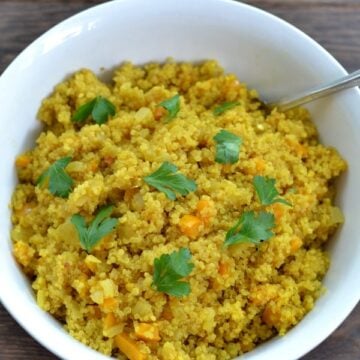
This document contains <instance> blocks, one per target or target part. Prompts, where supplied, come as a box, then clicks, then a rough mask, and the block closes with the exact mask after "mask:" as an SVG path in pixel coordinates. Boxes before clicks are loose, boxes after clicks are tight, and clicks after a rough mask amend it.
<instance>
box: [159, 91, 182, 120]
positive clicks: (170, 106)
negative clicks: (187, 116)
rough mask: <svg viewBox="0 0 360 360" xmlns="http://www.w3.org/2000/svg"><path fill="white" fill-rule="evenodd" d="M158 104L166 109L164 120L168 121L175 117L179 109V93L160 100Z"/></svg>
mask: <svg viewBox="0 0 360 360" xmlns="http://www.w3.org/2000/svg"><path fill="white" fill-rule="evenodd" d="M158 106H161V107H163V108H164V109H166V110H167V111H168V114H167V117H166V121H167V122H169V121H171V120H173V119H174V118H175V117H176V115H177V113H178V112H179V110H180V95H179V94H176V95H175V96H173V97H171V98H170V99H166V100H164V101H162V102H161V103H160V104H159V105H158Z"/></svg>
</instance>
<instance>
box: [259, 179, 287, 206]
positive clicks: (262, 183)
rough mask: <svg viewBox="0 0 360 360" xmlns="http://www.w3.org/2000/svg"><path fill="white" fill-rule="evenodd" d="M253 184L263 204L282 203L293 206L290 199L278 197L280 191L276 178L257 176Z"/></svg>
mask: <svg viewBox="0 0 360 360" xmlns="http://www.w3.org/2000/svg"><path fill="white" fill-rule="evenodd" d="M253 184H254V187H255V190H256V193H257V195H258V197H259V200H260V202H261V204H262V205H271V204H275V203H281V204H285V205H289V206H292V205H291V204H290V203H289V202H288V201H286V200H284V199H281V198H279V197H277V196H278V195H279V192H278V191H277V190H276V188H275V179H270V178H266V177H264V176H259V175H257V176H255V177H254V180H253Z"/></svg>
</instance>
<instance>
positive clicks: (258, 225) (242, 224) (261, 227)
mask: <svg viewBox="0 0 360 360" xmlns="http://www.w3.org/2000/svg"><path fill="white" fill-rule="evenodd" d="M274 225H275V218H274V215H273V214H271V213H268V212H265V211H261V212H260V213H259V215H258V216H257V217H256V216H255V213H254V212H253V211H245V212H244V213H243V214H242V215H241V217H240V219H239V220H238V221H237V223H236V224H235V225H234V226H233V227H232V228H231V229H230V230H229V231H228V232H227V233H226V237H225V241H224V246H225V247H226V246H230V245H235V244H239V243H252V244H260V243H261V242H262V241H264V240H268V239H269V238H270V237H272V236H273V235H274V234H273V233H272V232H271V231H270V229H271V228H273V227H274Z"/></svg>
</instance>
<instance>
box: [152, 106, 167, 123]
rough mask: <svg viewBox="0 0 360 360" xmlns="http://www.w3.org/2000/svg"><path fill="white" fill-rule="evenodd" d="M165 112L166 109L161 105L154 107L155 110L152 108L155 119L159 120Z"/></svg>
mask: <svg viewBox="0 0 360 360" xmlns="http://www.w3.org/2000/svg"><path fill="white" fill-rule="evenodd" d="M165 114H166V109H164V108H163V107H161V106H159V107H157V108H155V110H154V118H155V120H160V119H161V118H162V117H163V116H164V115H165Z"/></svg>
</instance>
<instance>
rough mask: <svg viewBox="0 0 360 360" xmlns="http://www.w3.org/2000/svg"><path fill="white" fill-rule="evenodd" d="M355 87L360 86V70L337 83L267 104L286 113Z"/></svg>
mask: <svg viewBox="0 0 360 360" xmlns="http://www.w3.org/2000/svg"><path fill="white" fill-rule="evenodd" d="M353 86H360V70H357V71H355V72H353V73H351V74H349V75H346V76H344V77H342V78H340V79H338V80H336V81H332V82H331V83H329V84H325V85H321V86H318V87H315V88H312V89H310V90H307V91H304V92H301V93H300V94H297V95H295V96H289V97H284V98H282V99H280V100H278V101H273V102H269V103H266V105H267V107H269V108H274V107H276V108H278V109H279V110H281V111H286V110H289V109H292V108H294V107H297V106H300V105H303V104H306V103H308V102H310V101H313V100H316V99H319V98H322V97H324V96H327V95H330V94H333V93H335V92H338V91H340V90H344V89H348V88H350V87H353Z"/></svg>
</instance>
